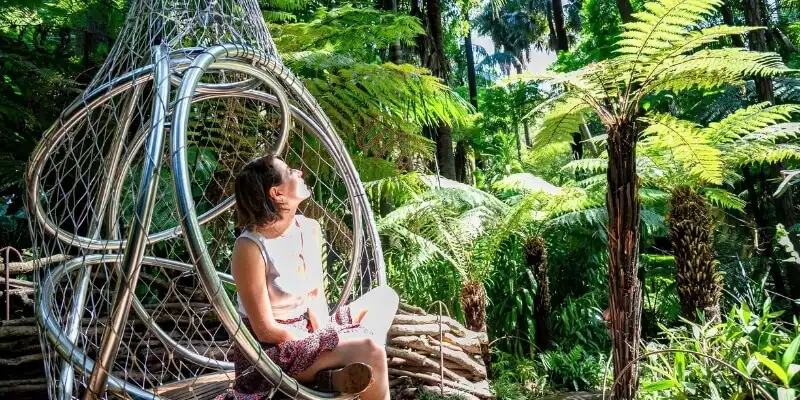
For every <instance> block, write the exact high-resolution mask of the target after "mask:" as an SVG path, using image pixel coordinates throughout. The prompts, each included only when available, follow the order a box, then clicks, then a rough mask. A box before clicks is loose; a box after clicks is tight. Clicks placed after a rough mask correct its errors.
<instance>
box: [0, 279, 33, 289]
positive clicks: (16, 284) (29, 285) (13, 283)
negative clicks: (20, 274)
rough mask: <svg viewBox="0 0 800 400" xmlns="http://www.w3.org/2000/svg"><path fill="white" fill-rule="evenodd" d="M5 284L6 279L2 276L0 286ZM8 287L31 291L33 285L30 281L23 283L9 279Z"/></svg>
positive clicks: (19, 280)
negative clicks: (29, 289)
mask: <svg viewBox="0 0 800 400" xmlns="http://www.w3.org/2000/svg"><path fill="white" fill-rule="evenodd" d="M5 284H6V278H5V277H4V276H0V285H5ZM8 285H9V286H11V287H18V288H31V289H33V288H34V287H36V286H35V284H34V283H33V282H31V281H23V280H21V279H9V280H8Z"/></svg>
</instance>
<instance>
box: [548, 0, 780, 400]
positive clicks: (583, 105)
mask: <svg viewBox="0 0 800 400" xmlns="http://www.w3.org/2000/svg"><path fill="white" fill-rule="evenodd" d="M721 3H722V1H721V0H659V1H657V2H654V3H653V4H652V6H650V7H646V8H645V9H646V10H645V11H643V12H641V13H640V14H637V15H636V19H637V22H636V23H632V24H626V25H625V26H624V29H625V31H624V33H623V35H622V38H621V40H620V41H618V43H617V47H618V52H619V53H618V54H619V55H618V56H616V57H615V58H612V59H609V60H604V61H600V62H597V63H594V64H591V65H588V66H586V67H584V68H581V69H579V70H577V71H574V72H569V73H563V74H558V75H557V76H556V77H555V78H550V79H551V82H552V81H557V82H558V83H561V84H562V85H564V86H565V89H566V90H565V91H564V92H563V93H561V94H559V97H558V98H557V99H554V100H553V101H551V102H550V103H549V104H548V105H547V106H546V107H550V108H551V109H550V111H549V112H548V113H547V116H546V117H545V120H544V122H543V124H542V128H541V130H540V131H539V132H538V134H537V135H536V137H535V139H534V142H535V143H534V147H536V143H538V144H539V145H540V146H541V145H543V144H546V143H551V142H552V141H553V140H554V136H562V137H563V136H568V137H570V138H571V135H572V133H573V132H575V131H577V130H578V126H579V125H580V124H581V123H582V122H583V120H582V117H583V115H584V114H589V113H593V114H595V115H597V117H598V118H599V119H600V121H601V122H602V123H603V125H604V126H605V129H606V135H607V152H608V166H607V172H606V181H607V192H606V209H607V212H608V250H609V312H610V316H611V324H610V331H611V336H612V341H613V345H614V351H613V359H614V375H615V378H616V380H617V381H618V384H617V385H616V386H615V387H614V397H615V398H617V399H633V398H634V397H635V395H636V391H637V388H638V372H637V368H636V367H635V366H633V367H630V368H629V367H628V364H630V363H632V362H634V360H636V359H637V357H638V356H639V354H640V348H639V339H640V333H641V310H642V308H641V306H642V294H641V283H640V282H639V277H638V272H639V241H640V212H641V204H640V200H639V177H638V175H637V172H636V165H637V158H636V151H637V143H638V141H639V139H640V138H641V131H642V129H641V124H642V122H641V121H640V115H641V114H640V113H641V102H642V99H643V98H644V97H645V96H647V95H651V94H655V93H659V92H662V91H666V90H671V91H674V92H681V91H684V90H687V89H689V88H692V89H694V88H701V89H710V88H718V87H720V86H721V85H723V84H725V83H727V82H728V81H730V80H733V79H741V78H742V77H743V76H744V75H745V74H750V73H752V72H753V71H755V72H756V73H757V74H758V75H762V76H769V75H777V74H780V73H785V71H787V70H788V69H787V68H786V67H785V66H784V65H783V62H782V61H781V58H780V56H779V55H777V54H772V53H768V54H763V53H755V52H748V51H744V50H743V49H730V48H706V47H705V45H706V44H709V43H715V42H717V41H719V39H721V38H723V37H725V36H727V35H731V34H737V33H744V32H747V31H748V30H749V28H735V27H712V28H701V27H700V24H703V23H705V20H706V16H707V15H708V14H709V13H711V12H713V11H714V9H715V8H718V7H719V6H720V5H721ZM620 11H624V10H623V9H621V10H620ZM622 14H623V15H622V18H623V20H626V19H628V18H629V17H627V16H626V15H625V13H624V12H622ZM631 17H633V16H631ZM662 32H670V34H669V35H665V34H661V33H662Z"/></svg>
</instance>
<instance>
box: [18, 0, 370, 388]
mask: <svg viewBox="0 0 800 400" xmlns="http://www.w3.org/2000/svg"><path fill="white" fill-rule="evenodd" d="M270 151H272V152H276V153H277V154H278V155H280V156H281V157H282V158H284V159H285V160H286V161H287V163H288V164H290V165H293V166H300V168H302V170H303V171H304V173H305V177H306V181H307V184H308V186H309V188H310V189H311V191H312V193H313V195H312V197H311V198H310V199H309V200H307V201H306V202H305V203H304V204H303V205H302V206H301V210H300V211H301V212H302V213H304V214H305V215H307V216H309V217H312V218H315V219H317V220H318V221H319V222H320V224H321V226H322V227H323V230H324V234H325V239H326V243H325V246H324V248H322V249H320V251H322V252H324V257H323V259H324V260H325V271H326V273H327V280H326V285H327V291H326V292H327V293H328V295H329V296H330V297H329V301H330V303H331V304H333V305H334V307H332V312H335V311H336V309H337V308H338V307H339V306H341V305H342V304H344V303H346V302H348V301H350V300H352V299H353V298H355V297H356V296H358V295H361V294H363V293H365V292H366V291H367V290H369V289H370V288H372V287H374V286H376V285H380V284H384V283H385V273H384V268H383V259H382V253H381V246H380V242H379V238H378V235H377V231H376V229H375V225H374V221H373V217H372V212H371V209H370V205H369V203H368V201H367V198H366V196H365V195H364V191H363V188H362V184H361V182H360V180H359V176H358V174H357V172H356V170H355V168H354V166H353V163H352V161H351V159H350V158H349V156H348V154H347V151H346V149H345V148H344V146H343V144H342V141H341V140H340V139H339V137H338V136H337V135H336V133H335V131H334V129H333V126H332V124H331V122H330V121H329V119H328V118H327V117H326V115H325V114H324V112H323V111H322V109H321V108H320V106H319V105H318V104H317V103H316V101H315V100H314V98H313V97H312V96H311V95H310V94H309V92H308V91H307V90H306V88H305V87H304V86H303V84H302V83H301V82H300V81H299V80H298V79H297V78H296V77H295V76H294V75H293V74H292V73H291V72H290V71H289V70H288V69H287V68H286V67H285V66H284V65H283V64H282V62H281V60H280V58H279V56H278V54H277V50H276V49H275V46H274V44H273V42H272V39H271V37H270V34H269V31H268V30H267V26H266V24H265V22H264V20H263V18H262V16H261V11H260V9H259V7H258V4H257V3H256V2H255V1H254V0H201V1H187V0H163V1H155V0H134V1H132V2H131V5H130V10H129V12H128V15H127V19H126V22H125V26H124V28H123V29H122V31H121V33H120V34H119V36H118V38H117V40H116V42H115V45H114V47H113V48H112V50H111V52H110V54H109V56H108V58H107V60H106V61H105V63H104V64H103V65H102V66H101V67H100V69H99V70H98V72H97V74H96V76H95V78H94V80H93V81H92V82H91V83H90V85H89V86H88V87H87V88H86V90H85V91H84V92H83V94H82V95H81V96H80V97H79V98H78V99H77V100H76V101H75V102H73V103H72V104H71V105H70V106H69V107H68V108H67V109H66V110H65V111H64V112H63V113H62V115H61V117H60V119H59V121H58V122H57V123H56V124H54V126H53V127H52V128H50V129H49V130H48V131H47V132H46V133H45V134H44V136H43V138H42V140H41V142H40V144H39V145H38V147H37V149H36V150H35V152H34V154H33V156H32V157H31V160H30V162H29V165H28V169H27V171H26V182H27V189H26V206H27V209H28V212H29V215H30V221H31V222H30V229H31V237H32V238H33V248H34V252H35V256H36V258H37V259H41V258H44V259H45V260H46V259H47V258H52V257H61V256H64V257H65V260H64V261H61V262H57V263H47V262H42V263H41V264H40V265H39V266H38V267H39V268H38V272H37V276H36V277H35V279H36V283H37V286H36V287H37V291H36V315H37V319H38V322H39V325H40V327H41V329H40V333H41V340H42V345H43V349H44V352H45V355H46V357H45V370H46V373H47V378H48V382H49V383H48V386H49V388H48V390H49V395H50V397H51V398H54V399H68V398H73V397H79V398H86V397H84V396H85V395H86V394H87V393H88V394H93V396H96V397H106V396H109V395H113V396H118V397H123V398H134V399H145V398H147V399H154V398H156V399H158V398H168V395H169V394H170V393H173V394H174V393H178V390H177V389H179V388H184V389H187V388H188V391H187V390H183V391H182V392H181V393H183V394H182V395H181V396H190V397H189V398H192V397H197V398H208V396H210V395H211V394H210V393H206V392H204V390H203V388H204V387H205V388H208V387H211V386H209V385H210V384H211V383H214V382H220V377H223V378H224V379H222V380H221V381H222V382H223V384H227V382H228V381H230V380H232V379H233V364H232V363H231V362H230V361H229V359H228V356H229V354H230V353H231V351H230V350H231V349H232V347H233V346H239V347H240V348H241V350H242V352H243V354H244V355H245V356H246V357H247V358H248V359H249V360H250V362H252V363H253V365H254V367H255V369H256V370H257V371H258V373H260V374H262V375H263V376H264V378H266V379H267V380H268V381H270V382H271V383H272V385H273V386H274V387H275V388H276V389H278V390H280V391H281V392H283V393H284V394H286V395H287V396H289V397H291V398H301V399H316V398H338V397H341V396H339V395H338V394H335V393H322V392H318V391H315V390H312V389H309V388H306V387H304V386H302V385H300V384H299V383H298V382H296V381H295V380H293V379H291V378H289V377H287V376H284V375H283V373H282V372H281V370H280V369H279V368H278V367H277V366H276V365H275V364H273V363H272V362H271V361H270V359H269V358H267V357H266V355H265V353H264V352H263V351H262V349H261V347H260V345H259V344H258V342H257V341H256V340H255V338H254V337H253V336H252V335H251V334H250V332H249V331H248V330H247V329H244V327H243V325H242V321H241V319H240V317H239V315H238V313H237V312H236V308H235V305H234V302H233V298H234V293H235V287H234V285H233V280H232V278H231V276H230V275H229V274H228V273H227V272H228V270H229V260H230V254H231V251H232V248H233V243H234V240H235V232H234V227H233V216H232V206H233V204H234V201H235V199H234V198H233V179H234V176H235V174H236V173H237V171H238V170H239V169H240V168H241V167H242V166H244V165H245V164H246V163H247V162H248V161H250V160H252V159H254V158H256V157H259V156H261V155H263V154H265V153H266V152H270ZM131 311H132V312H131ZM218 386H219V385H217V386H216V387H218ZM214 394H217V393H214ZM89 397H91V396H89ZM183 398H186V397H183Z"/></svg>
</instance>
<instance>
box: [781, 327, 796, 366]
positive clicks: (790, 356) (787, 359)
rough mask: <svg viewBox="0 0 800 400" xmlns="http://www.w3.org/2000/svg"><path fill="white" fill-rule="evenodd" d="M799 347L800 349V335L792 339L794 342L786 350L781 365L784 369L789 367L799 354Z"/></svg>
mask: <svg viewBox="0 0 800 400" xmlns="http://www.w3.org/2000/svg"><path fill="white" fill-rule="evenodd" d="M798 349H800V335H797V337H796V338H794V340H792V344H790V345H789V348H788V349H786V352H785V353H783V359H782V361H781V366H782V367H783V369H784V370H786V369H788V368H789V365H790V364H791V363H792V362H793V361H794V357H795V356H796V355H797V350H798Z"/></svg>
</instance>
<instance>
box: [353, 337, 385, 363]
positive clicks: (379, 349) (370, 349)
mask: <svg viewBox="0 0 800 400" xmlns="http://www.w3.org/2000/svg"><path fill="white" fill-rule="evenodd" d="M358 347H359V349H358V351H359V353H360V354H359V355H360V357H359V358H362V359H363V361H365V362H367V363H368V364H371V365H372V366H373V367H380V366H381V365H384V364H385V363H386V349H385V348H384V346H382V345H381V344H380V343H378V342H376V341H375V340H374V339H373V338H362V339H359V346H358Z"/></svg>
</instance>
